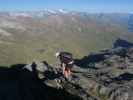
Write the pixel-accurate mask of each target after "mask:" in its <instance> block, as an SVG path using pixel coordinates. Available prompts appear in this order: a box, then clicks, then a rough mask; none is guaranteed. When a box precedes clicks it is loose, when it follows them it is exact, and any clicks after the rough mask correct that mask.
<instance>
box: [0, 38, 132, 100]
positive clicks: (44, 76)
mask: <svg viewBox="0 0 133 100" xmlns="http://www.w3.org/2000/svg"><path fill="white" fill-rule="evenodd" d="M118 41H120V40H118ZM116 44H117V43H116ZM126 44H127V43H125V45H126ZM129 44H130V46H129ZM129 44H128V47H125V45H124V46H123V45H121V46H119V47H114V48H112V49H106V50H102V51H100V52H97V53H92V54H89V55H88V56H85V57H83V58H82V59H75V65H74V67H73V68H72V77H71V78H70V79H69V80H65V79H64V77H63V76H62V74H61V70H60V67H59V65H58V64H57V65H55V66H51V65H50V64H48V63H47V62H46V61H43V62H38V61H35V62H33V63H32V64H17V65H12V66H10V68H5V67H0V99H1V100H29V99H30V100H54V99H59V100H132V98H133V48H132V46H133V45H132V44H131V43H129ZM115 46H116V45H115ZM126 46H127V45H126Z"/></svg>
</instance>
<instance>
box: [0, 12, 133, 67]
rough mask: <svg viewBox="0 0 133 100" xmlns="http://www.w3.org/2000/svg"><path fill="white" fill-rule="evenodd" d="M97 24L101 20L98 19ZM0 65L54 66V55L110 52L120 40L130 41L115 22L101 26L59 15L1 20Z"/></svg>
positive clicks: (88, 19)
mask: <svg viewBox="0 0 133 100" xmlns="http://www.w3.org/2000/svg"><path fill="white" fill-rule="evenodd" d="M99 20H100V19H99ZM0 23H1V25H0V30H1V31H0V64H1V65H10V64H15V63H29V62H32V61H33V60H47V61H48V62H50V63H54V62H55V61H56V58H55V57H54V54H55V52H56V51H60V50H65V51H69V52H72V53H73V54H74V56H75V57H78V58H80V57H82V56H85V55H88V54H89V53H90V52H95V51H98V50H101V49H104V48H109V47H111V46H112V43H113V42H114V41H115V40H116V39H117V38H119V37H124V38H126V39H128V38H130V40H131V41H132V38H131V36H132V35H131V36H130V35H127V34H126V35H125V33H128V31H127V30H125V29H123V27H121V26H120V25H119V24H117V23H115V22H111V23H110V22H107V21H104V20H103V19H102V22H99V21H97V20H96V19H95V18H91V17H90V16H89V15H88V16H84V15H80V14H58V15H50V16H48V17H43V18H32V17H22V16H18V17H12V16H6V15H4V16H0Z"/></svg>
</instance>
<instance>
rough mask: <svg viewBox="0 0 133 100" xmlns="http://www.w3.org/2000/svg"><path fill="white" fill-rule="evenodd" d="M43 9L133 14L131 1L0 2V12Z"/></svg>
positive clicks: (18, 0)
mask: <svg viewBox="0 0 133 100" xmlns="http://www.w3.org/2000/svg"><path fill="white" fill-rule="evenodd" d="M43 9H66V10H72V11H85V12H120V13H127V12H128V13H133V0H0V11H36V10H43Z"/></svg>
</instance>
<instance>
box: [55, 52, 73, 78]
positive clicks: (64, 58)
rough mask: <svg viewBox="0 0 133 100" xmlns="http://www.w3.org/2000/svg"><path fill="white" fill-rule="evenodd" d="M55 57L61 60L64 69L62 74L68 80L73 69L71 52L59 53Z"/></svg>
mask: <svg viewBox="0 0 133 100" xmlns="http://www.w3.org/2000/svg"><path fill="white" fill-rule="evenodd" d="M55 56H56V57H57V58H58V59H59V60H60V66H61V68H62V74H63V75H64V77H65V78H66V79H70V77H71V68H72V67H73V64H74V60H73V56H72V54H71V53H69V52H57V53H56V54H55Z"/></svg>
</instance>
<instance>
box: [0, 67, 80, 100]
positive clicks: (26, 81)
mask: <svg viewBox="0 0 133 100" xmlns="http://www.w3.org/2000/svg"><path fill="white" fill-rule="evenodd" d="M15 66H17V65H15ZM19 67H21V66H20V65H19V66H18V67H16V68H15V67H13V68H10V69H9V68H4V67H1V68H0V100H57V99H58V100H80V98H79V97H77V96H73V95H71V94H69V93H68V92H66V91H64V90H57V89H55V88H52V87H48V86H46V85H45V84H43V83H42V82H41V81H40V80H39V79H38V78H37V77H36V76H35V74H34V73H32V72H29V71H28V70H25V69H24V70H23V69H20V68H19Z"/></svg>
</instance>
